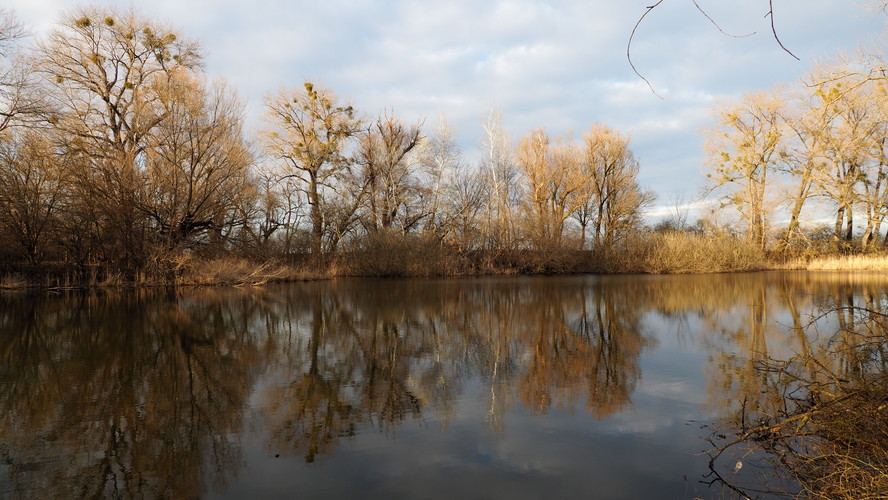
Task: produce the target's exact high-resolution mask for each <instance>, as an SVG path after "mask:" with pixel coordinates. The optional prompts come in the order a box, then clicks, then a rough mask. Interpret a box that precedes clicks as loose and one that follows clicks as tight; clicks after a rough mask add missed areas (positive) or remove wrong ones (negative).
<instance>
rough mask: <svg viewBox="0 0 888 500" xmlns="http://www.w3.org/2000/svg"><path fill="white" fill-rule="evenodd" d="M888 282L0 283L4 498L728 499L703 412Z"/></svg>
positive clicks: (729, 401) (731, 404) (714, 409)
mask: <svg viewBox="0 0 888 500" xmlns="http://www.w3.org/2000/svg"><path fill="white" fill-rule="evenodd" d="M886 290H888V279H886V278H885V277H884V276H882V275H857V276H852V275H843V274H799V273H762V274H743V275H712V276H673V277H662V276H621V277H598V276H581V277H552V278H549V277H546V278H490V279H487V278H485V279H459V280H403V281H394V280H392V281H388V280H354V281H338V282H328V283H307V284H288V285H279V286H270V287H268V288H263V289H246V290H240V289H189V290H178V291H140V292H126V293H123V292H118V293H102V294H98V295H96V294H63V295H45V296H33V295H26V294H5V295H0V497H4V498H7V497H8V498H82V497H124V498H160V497H164V498H194V497H210V498H494V497H498V498H627V499H628V498H632V499H635V498H695V497H699V498H724V497H730V494H731V493H730V491H729V490H726V489H725V488H724V487H723V486H719V485H718V484H716V485H714V486H709V485H707V484H706V483H705V481H707V477H706V474H707V473H708V457H707V456H706V455H705V454H704V453H703V452H705V451H706V450H707V449H708V448H709V444H708V443H707V441H705V438H706V437H707V435H708V434H709V433H710V432H711V430H710V428H708V427H704V426H705V425H706V424H709V423H712V422H715V421H716V420H717V419H719V418H721V417H724V416H726V415H727V414H728V413H730V412H732V411H736V409H737V408H738V405H739V404H740V401H743V400H745V399H746V398H749V397H750V395H755V394H758V393H761V392H762V388H761V387H759V386H758V385H756V384H757V383H758V382H757V381H758V380H759V378H760V377H759V375H758V374H757V373H756V372H755V370H754V368H753V367H752V365H753V362H754V361H755V359H757V358H761V357H763V356H768V357H774V358H780V357H788V356H792V355H793V354H794V353H797V352H800V350H802V349H809V348H810V345H811V343H813V342H817V335H818V334H817V331H820V330H823V329H828V328H830V325H831V324H832V323H835V322H836V321H837V320H838V318H832V317H830V316H829V315H826V316H823V317H820V318H819V319H817V320H816V321H815V324H816V325H817V326H818V329H817V331H815V329H812V328H810V327H808V328H803V327H805V326H806V325H807V324H808V323H810V322H811V321H812V320H813V319H814V318H816V317H817V315H818V314H819V313H820V311H823V310H826V309H828V308H829V306H830V305H835V304H841V303H845V302H847V301H852V302H853V301H858V302H861V301H866V300H872V299H873V297H881V296H882V295H884V294H885V291H886Z"/></svg>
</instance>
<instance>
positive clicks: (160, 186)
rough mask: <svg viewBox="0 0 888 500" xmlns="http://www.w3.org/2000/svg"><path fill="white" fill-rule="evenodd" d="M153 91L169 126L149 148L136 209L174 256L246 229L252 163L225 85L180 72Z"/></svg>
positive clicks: (160, 130) (238, 109)
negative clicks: (227, 232)
mask: <svg viewBox="0 0 888 500" xmlns="http://www.w3.org/2000/svg"><path fill="white" fill-rule="evenodd" d="M155 85H157V86H160V87H161V88H159V89H157V93H158V95H159V96H160V102H159V105H160V106H162V115H163V116H164V120H163V121H162V122H161V123H160V124H158V126H157V127H156V128H155V130H154V133H153V134H151V136H150V139H149V142H148V144H147V147H146V148H145V157H144V166H143V169H142V172H143V174H142V175H143V181H142V182H143V187H142V189H141V192H140V193H139V196H138V198H137V203H138V206H139V208H140V209H141V210H143V211H144V212H145V213H146V214H147V215H148V216H149V217H150V218H151V220H152V221H153V222H154V223H155V224H156V226H157V229H158V230H159V233H160V235H161V236H162V237H163V240H164V241H165V244H166V246H167V247H169V248H176V247H181V246H185V247H193V245H194V244H195V243H196V242H197V241H198V240H199V239H200V237H201V236H205V235H207V234H210V235H219V234H220V233H221V232H222V231H224V230H226V229H230V228H231V227H232V226H233V225H236V224H242V223H243V222H244V221H243V217H242V214H243V213H244V210H242V208H243V207H241V204H242V203H244V202H246V201H247V199H246V197H245V195H246V194H247V192H248V191H249V190H250V187H251V184H252V179H251V178H250V175H249V168H250V166H251V165H252V161H253V158H252V155H251V154H250V151H249V149H248V147H247V144H246V142H245V139H244V137H243V133H242V130H241V123H242V122H243V106H242V105H241V104H240V103H239V102H238V100H237V99H236V98H235V97H234V95H232V93H231V92H230V91H229V90H228V89H227V88H226V87H225V86H224V85H223V84H221V83H219V84H216V85H213V86H211V87H207V85H206V84H205V83H204V82H203V80H202V78H201V77H196V76H194V75H191V74H189V73H188V72H185V71H175V72H173V73H171V74H170V75H169V77H168V78H166V79H164V80H162V81H157V82H156V83H155Z"/></svg>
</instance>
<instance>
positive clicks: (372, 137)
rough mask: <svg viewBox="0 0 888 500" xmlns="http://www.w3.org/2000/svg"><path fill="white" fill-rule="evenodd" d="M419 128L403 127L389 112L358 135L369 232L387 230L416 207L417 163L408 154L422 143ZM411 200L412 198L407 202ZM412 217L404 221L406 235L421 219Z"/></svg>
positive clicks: (419, 216) (412, 126)
mask: <svg viewBox="0 0 888 500" xmlns="http://www.w3.org/2000/svg"><path fill="white" fill-rule="evenodd" d="M422 138H423V136H422V132H421V131H420V126H419V125H418V124H417V125H409V126H408V125H405V124H404V123H403V122H401V120H399V119H397V118H395V117H394V116H393V114H392V113H391V112H387V113H383V114H382V115H381V116H379V117H378V118H377V119H376V120H374V121H373V123H372V124H371V125H370V126H369V128H368V129H367V130H366V131H365V132H364V133H363V134H361V138H360V146H359V149H358V162H359V163H360V165H361V168H362V169H363V172H362V173H363V178H364V180H365V182H366V186H367V195H368V196H367V198H368V204H369V208H370V210H369V220H368V221H367V227H368V229H370V231H377V230H379V229H390V228H392V226H393V224H394V223H395V221H396V219H397V218H398V215H399V212H401V211H403V210H405V209H408V208H414V209H419V208H420V207H417V206H413V207H411V205H416V199H415V197H412V196H411V195H412V194H414V193H413V191H415V190H416V186H415V181H416V171H417V170H418V167H419V163H418V161H417V158H416V157H415V155H411V152H414V151H415V150H416V148H417V146H419V144H420V142H421V141H422ZM411 198H413V199H411ZM423 215H424V214H421V213H420V214H415V215H414V216H413V217H410V218H409V219H410V220H404V221H402V222H403V224H402V225H403V227H402V229H403V230H404V231H405V232H406V231H407V230H409V229H410V227H412V226H413V225H415V224H416V223H417V222H419V220H420V219H421V218H422V216H423Z"/></svg>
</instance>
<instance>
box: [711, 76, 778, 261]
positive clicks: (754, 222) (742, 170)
mask: <svg viewBox="0 0 888 500" xmlns="http://www.w3.org/2000/svg"><path fill="white" fill-rule="evenodd" d="M782 106H783V103H782V99H781V98H780V97H779V96H777V95H773V94H765V93H760V94H754V95H749V96H746V97H745V98H744V99H743V101H742V102H740V103H738V104H736V105H733V106H730V107H727V108H725V109H722V110H719V111H718V112H717V118H718V121H719V127H718V128H716V129H715V130H712V131H710V132H708V143H707V149H708V156H707V160H706V161H707V164H708V166H709V168H710V172H709V173H708V174H707V177H708V178H709V179H710V181H711V183H712V184H711V189H717V188H721V187H726V188H727V189H729V191H728V193H727V194H725V195H724V197H723V198H722V203H723V205H724V206H735V207H737V209H738V210H739V211H740V213H741V214H742V215H743V217H744V219H745V220H746V224H747V235H748V237H749V240H750V241H752V242H754V243H755V244H756V245H758V246H759V247H760V248H762V249H764V248H765V243H766V239H765V238H766V236H767V220H768V215H769V211H768V206H767V204H766V197H767V190H768V187H769V186H770V185H771V184H769V183H771V182H772V180H773V179H772V177H773V175H774V173H775V170H776V166H777V162H778V160H779V158H780V147H781V140H782V136H783V130H782V126H781V121H780V117H781V109H782Z"/></svg>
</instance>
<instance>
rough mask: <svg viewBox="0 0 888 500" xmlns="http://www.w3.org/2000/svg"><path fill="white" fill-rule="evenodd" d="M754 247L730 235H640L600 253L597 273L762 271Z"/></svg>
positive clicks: (756, 250)
mask: <svg viewBox="0 0 888 500" xmlns="http://www.w3.org/2000/svg"><path fill="white" fill-rule="evenodd" d="M764 267H765V260H764V255H763V254H762V252H761V251H760V250H759V249H758V248H756V247H755V246H754V245H750V244H748V243H747V242H745V241H743V240H738V239H736V238H733V237H730V236H727V235H701V234H694V233H687V232H680V231H669V232H664V233H653V234H645V235H641V236H638V237H636V238H634V239H632V240H630V241H628V242H626V243H624V244H623V245H621V246H620V247H619V248H615V249H611V250H606V251H603V252H599V255H598V265H597V266H596V268H595V271H597V272H605V273H607V272H620V273H647V274H700V273H725V272H743V271H754V270H759V269H763V268H764Z"/></svg>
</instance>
